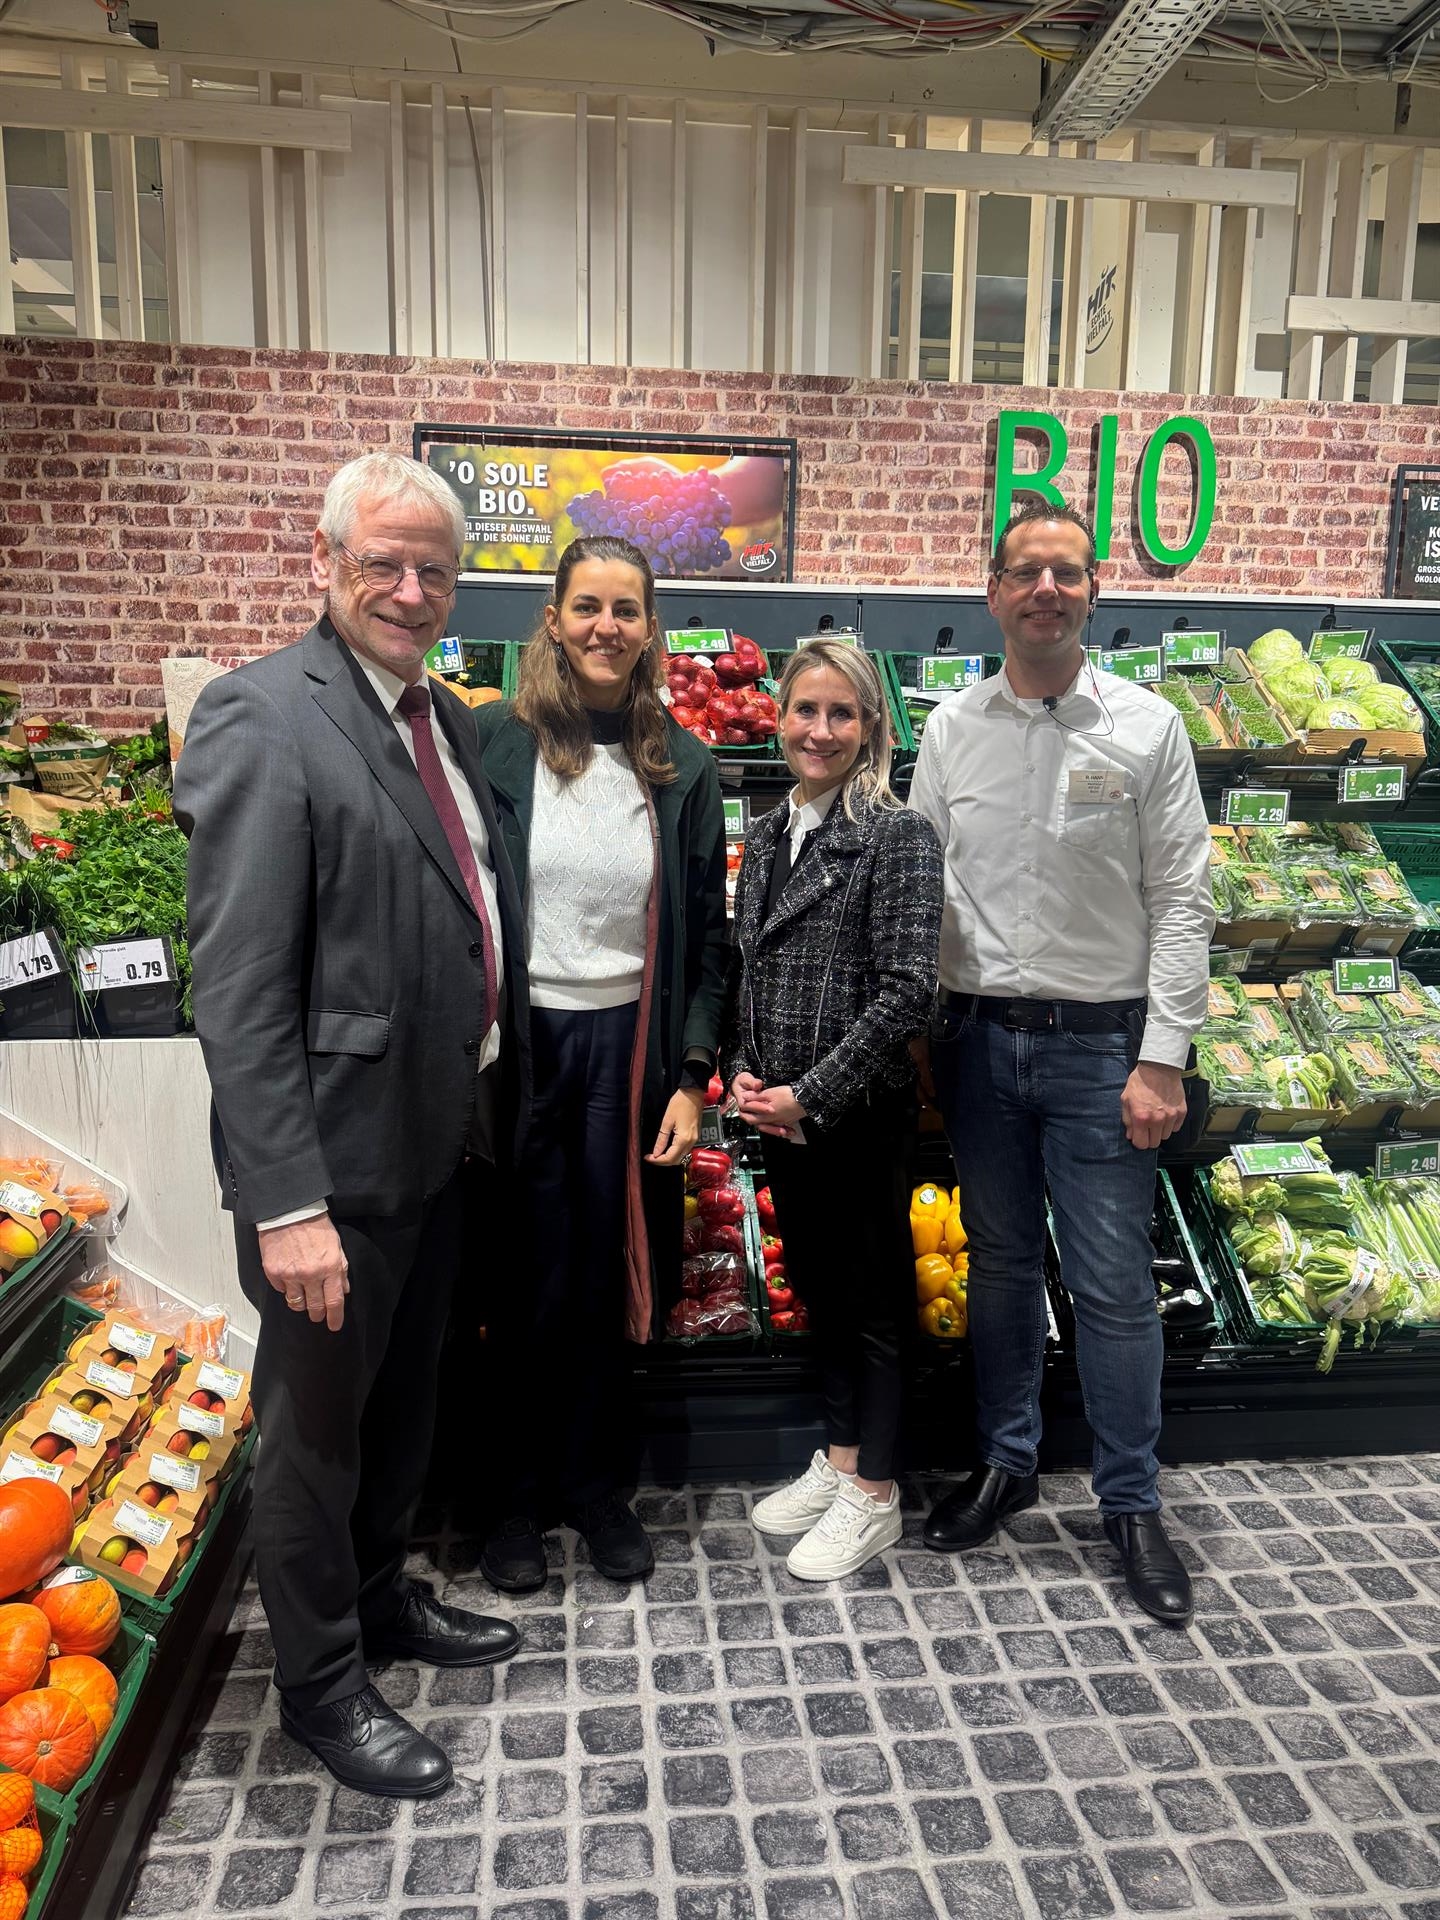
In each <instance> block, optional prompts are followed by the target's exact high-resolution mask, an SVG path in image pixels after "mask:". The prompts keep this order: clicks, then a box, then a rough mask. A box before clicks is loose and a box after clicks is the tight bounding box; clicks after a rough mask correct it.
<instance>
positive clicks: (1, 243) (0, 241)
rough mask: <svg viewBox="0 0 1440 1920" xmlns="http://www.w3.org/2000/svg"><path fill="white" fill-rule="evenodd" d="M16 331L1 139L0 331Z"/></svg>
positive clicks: (7, 204)
mask: <svg viewBox="0 0 1440 1920" xmlns="http://www.w3.org/2000/svg"><path fill="white" fill-rule="evenodd" d="M14 331H15V273H14V269H13V267H12V266H11V265H10V198H9V195H8V193H7V192H6V189H5V142H4V141H3V140H0V333H14Z"/></svg>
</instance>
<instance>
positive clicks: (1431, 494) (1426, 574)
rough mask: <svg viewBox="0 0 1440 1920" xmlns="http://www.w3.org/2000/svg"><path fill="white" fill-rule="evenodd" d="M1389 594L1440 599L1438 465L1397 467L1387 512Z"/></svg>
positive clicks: (1439, 487) (1409, 598)
mask: <svg viewBox="0 0 1440 1920" xmlns="http://www.w3.org/2000/svg"><path fill="white" fill-rule="evenodd" d="M1390 593H1391V594H1392V595H1393V596H1395V597H1396V598H1399V599H1402V600H1440V468H1436V467H1401V469H1400V471H1399V473H1398V474H1397V476H1396V488H1395V498H1394V503H1393V505H1392V507H1391V514H1390Z"/></svg>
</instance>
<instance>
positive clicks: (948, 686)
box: [920, 653, 985, 693]
mask: <svg viewBox="0 0 1440 1920" xmlns="http://www.w3.org/2000/svg"><path fill="white" fill-rule="evenodd" d="M984 678H985V656H984V654H983V653H945V654H940V653H934V654H927V655H926V656H925V658H924V659H922V660H921V662H920V691H921V693H954V692H956V691H957V690H958V689H959V688H961V687H973V686H974V684H975V682H976V681H977V680H983V679H984Z"/></svg>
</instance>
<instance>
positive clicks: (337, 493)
mask: <svg viewBox="0 0 1440 1920" xmlns="http://www.w3.org/2000/svg"><path fill="white" fill-rule="evenodd" d="M362 500H366V501H369V502H370V503H371V504H372V505H373V504H377V503H387V504H388V503H389V502H391V501H396V502H399V503H402V504H404V505H406V506H417V507H418V506H425V507H428V508H430V509H431V510H432V511H435V512H438V513H440V514H441V515H443V516H444V518H445V519H447V520H448V521H449V522H450V525H451V529H452V530H453V532H454V535H455V558H456V559H457V560H458V559H459V558H460V555H461V553H462V551H463V550H464V546H465V509H464V508H463V507H462V506H461V504H460V501H459V498H458V496H457V495H456V494H455V493H454V492H453V491H452V490H451V488H450V486H449V484H448V483H447V482H446V481H445V480H443V479H442V478H441V476H440V475H439V474H438V473H436V471H435V469H434V468H433V467H427V466H425V465H423V464H422V463H421V462H420V461H419V460H412V459H411V457H410V455H409V454H408V453H394V452H392V451H391V450H390V449H389V448H382V449H380V450H379V451H378V452H375V453H362V454H361V455H360V456H359V458H358V459H355V460H347V461H346V463H345V465H344V466H343V467H341V468H340V470H339V472H338V473H336V474H334V475H333V476H332V478H331V481H330V484H329V486H328V487H326V489H325V504H324V505H323V506H322V507H321V509H320V526H319V532H320V537H321V538H322V539H323V540H324V542H325V544H326V546H327V547H339V546H343V545H344V544H345V542H346V541H347V540H348V539H349V538H350V530H351V528H352V527H353V526H354V524H355V516H356V514H357V513H358V512H359V510H360V503H361V501H362Z"/></svg>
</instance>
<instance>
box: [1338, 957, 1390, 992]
mask: <svg viewBox="0 0 1440 1920" xmlns="http://www.w3.org/2000/svg"><path fill="white" fill-rule="evenodd" d="M1334 974H1335V991H1336V993H1337V994H1344V993H1398V992H1399V989H1400V963H1399V961H1398V960H1393V959H1392V960H1374V959H1362V958H1359V957H1355V958H1347V959H1344V960H1337V961H1336V962H1335V969H1334Z"/></svg>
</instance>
